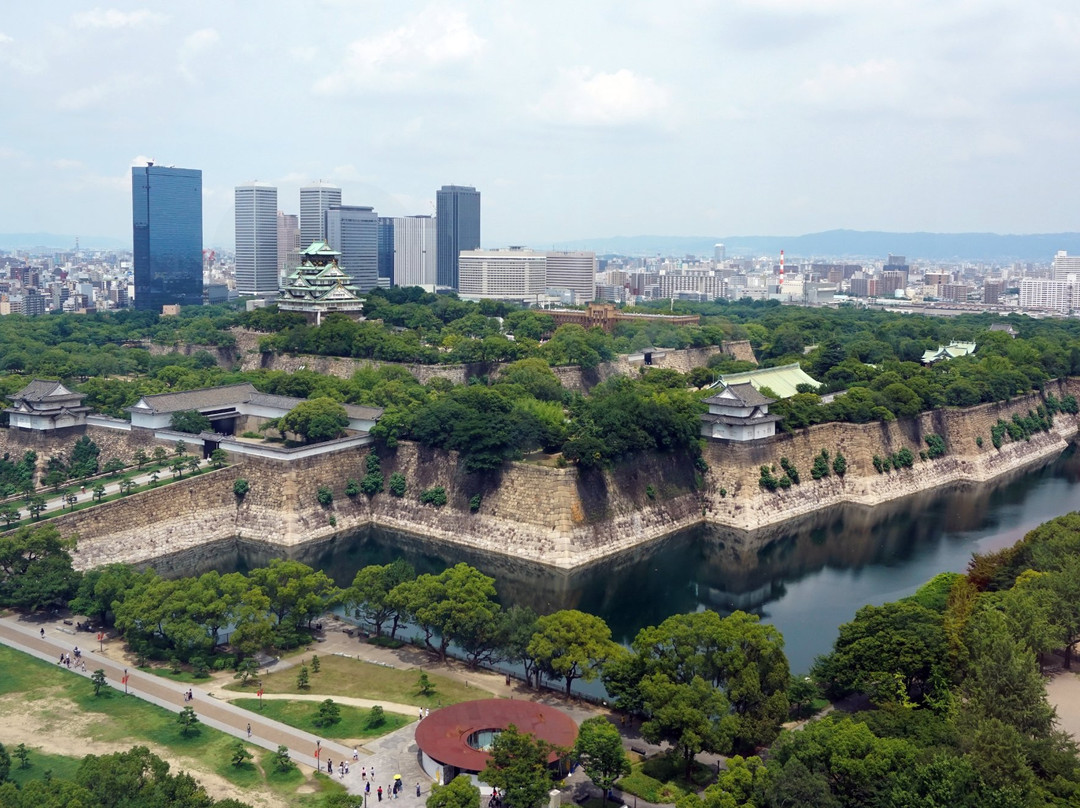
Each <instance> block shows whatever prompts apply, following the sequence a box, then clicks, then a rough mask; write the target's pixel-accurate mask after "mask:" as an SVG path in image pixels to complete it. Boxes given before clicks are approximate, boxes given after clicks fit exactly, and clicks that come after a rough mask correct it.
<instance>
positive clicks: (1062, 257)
mask: <svg viewBox="0 0 1080 808" xmlns="http://www.w3.org/2000/svg"><path fill="white" fill-rule="evenodd" d="M1067 275H1080V255H1069V254H1068V253H1067V252H1066V251H1065V250H1058V252H1057V255H1055V256H1054V280H1055V281H1064V280H1066V276H1067Z"/></svg>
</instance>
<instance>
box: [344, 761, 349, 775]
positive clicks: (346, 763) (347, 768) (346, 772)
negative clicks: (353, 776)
mask: <svg viewBox="0 0 1080 808" xmlns="http://www.w3.org/2000/svg"><path fill="white" fill-rule="evenodd" d="M348 773H349V763H348V761H346V762H345V774H348Z"/></svg>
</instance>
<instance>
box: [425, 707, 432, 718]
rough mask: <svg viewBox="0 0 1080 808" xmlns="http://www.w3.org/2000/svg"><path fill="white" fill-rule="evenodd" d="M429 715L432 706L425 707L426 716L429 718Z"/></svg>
mask: <svg viewBox="0 0 1080 808" xmlns="http://www.w3.org/2000/svg"><path fill="white" fill-rule="evenodd" d="M429 715H431V708H430V707H425V708H424V718H427V717H428V716H429Z"/></svg>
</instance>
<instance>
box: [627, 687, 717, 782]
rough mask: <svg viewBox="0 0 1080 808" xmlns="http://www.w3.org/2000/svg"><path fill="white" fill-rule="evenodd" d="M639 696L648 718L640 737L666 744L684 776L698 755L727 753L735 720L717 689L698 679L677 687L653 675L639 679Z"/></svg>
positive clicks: (688, 774)
mask: <svg viewBox="0 0 1080 808" xmlns="http://www.w3.org/2000/svg"><path fill="white" fill-rule="evenodd" d="M641 694H642V700H643V704H644V708H645V713H646V715H648V716H649V717H648V719H647V720H646V721H644V722H642V724H641V734H642V735H643V736H644V737H645V739H646V740H648V741H649V742H650V743H660V742H661V741H667V742H668V743H670V744H671V745H672V747H673V748H674V749H675V751H676V753H677V754H678V755H679V756H680V757H682V759H683V763H684V764H685V766H686V775H687V777H689V776H690V769H691V766H692V765H693V763H694V756H695V755H697V754H698V753H699V752H713V753H716V754H727V753H728V752H730V750H731V742H732V739H733V738H734V735H735V728H736V720H735V716H734V715H732V713H731V706H730V704H729V703H728V700H727V699H726V698H725V697H724V693H723V691H722V690H720V689H719V688H717V687H714V686H713V685H711V684H709V683H708V682H706V681H705V680H704V679H702V678H701V677H700V676H695V677H694V678H693V679H691V680H690V681H689V682H687V683H685V684H680V683H677V682H674V681H672V680H671V679H670V678H668V676H667V674H663V673H654V674H652V675H650V676H646V677H645V678H644V679H642V681H641Z"/></svg>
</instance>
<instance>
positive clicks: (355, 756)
mask: <svg viewBox="0 0 1080 808" xmlns="http://www.w3.org/2000/svg"><path fill="white" fill-rule="evenodd" d="M352 759H353V763H356V761H358V760H359V759H360V750H359V749H357V748H356V747H355V746H354V747H353V748H352Z"/></svg>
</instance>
